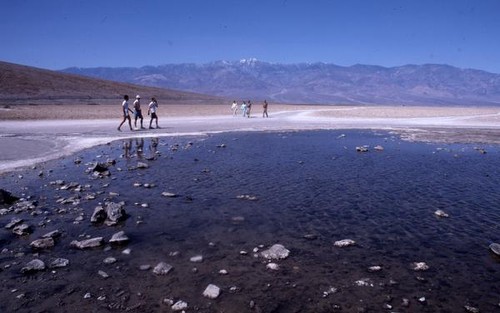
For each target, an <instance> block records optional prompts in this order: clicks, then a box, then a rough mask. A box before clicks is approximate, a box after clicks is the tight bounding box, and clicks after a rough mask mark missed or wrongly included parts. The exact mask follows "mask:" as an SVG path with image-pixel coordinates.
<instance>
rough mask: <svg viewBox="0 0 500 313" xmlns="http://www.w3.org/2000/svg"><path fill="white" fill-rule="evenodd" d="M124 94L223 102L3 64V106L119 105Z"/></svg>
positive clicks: (0, 86) (167, 100) (172, 100)
mask: <svg viewBox="0 0 500 313" xmlns="http://www.w3.org/2000/svg"><path fill="white" fill-rule="evenodd" d="M124 94H129V95H130V96H131V97H135V95H137V94H139V95H142V96H143V98H144V99H147V98H148V97H153V96H156V97H157V98H158V99H161V102H162V103H176V104H182V103H220V102H221V101H222V100H221V99H220V98H218V97H213V96H207V95H202V94H196V93H190V92H182V91H177V90H171V89H165V88H159V87H149V86H141V85H137V84H131V83H125V82H114V81H109V80H104V79H98V78H90V77H84V76H81V75H74V74H67V73H61V72H56V71H50V70H45V69H39V68H35V67H30V66H24V65H19V64H13V63H7V62H0V104H1V105H11V104H116V103H121V100H122V99H123V95H124Z"/></svg>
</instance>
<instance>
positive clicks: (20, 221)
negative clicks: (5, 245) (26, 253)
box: [5, 217, 23, 229]
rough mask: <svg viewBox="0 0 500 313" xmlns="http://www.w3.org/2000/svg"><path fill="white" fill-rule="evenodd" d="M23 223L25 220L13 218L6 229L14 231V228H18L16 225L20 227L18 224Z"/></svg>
mask: <svg viewBox="0 0 500 313" xmlns="http://www.w3.org/2000/svg"><path fill="white" fill-rule="evenodd" d="M22 222H23V219H21V218H18V217H13V218H12V219H11V220H10V222H9V223H8V224H7V225H5V228H6V229H12V228H13V227H14V226H16V225H18V224H20V223H22Z"/></svg>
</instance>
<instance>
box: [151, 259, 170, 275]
mask: <svg viewBox="0 0 500 313" xmlns="http://www.w3.org/2000/svg"><path fill="white" fill-rule="evenodd" d="M172 269H173V267H172V265H170V264H167V263H165V262H160V263H158V265H156V266H155V268H153V273H155V274H156V275H167V274H168V273H169V272H170V271H171V270H172Z"/></svg>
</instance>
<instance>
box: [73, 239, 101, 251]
mask: <svg viewBox="0 0 500 313" xmlns="http://www.w3.org/2000/svg"><path fill="white" fill-rule="evenodd" d="M103 242H104V240H103V238H102V237H95V238H90V239H85V240H81V241H78V240H73V241H72V242H71V243H70V245H71V247H74V248H78V249H88V248H95V247H100V246H102V244H103Z"/></svg>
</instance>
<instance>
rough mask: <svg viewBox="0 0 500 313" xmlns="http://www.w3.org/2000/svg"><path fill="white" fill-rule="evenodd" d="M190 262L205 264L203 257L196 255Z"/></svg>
mask: <svg viewBox="0 0 500 313" xmlns="http://www.w3.org/2000/svg"><path fill="white" fill-rule="evenodd" d="M189 261H191V262H193V263H201V262H203V256H202V255H195V256H193V257H191V258H190V259H189Z"/></svg>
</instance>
